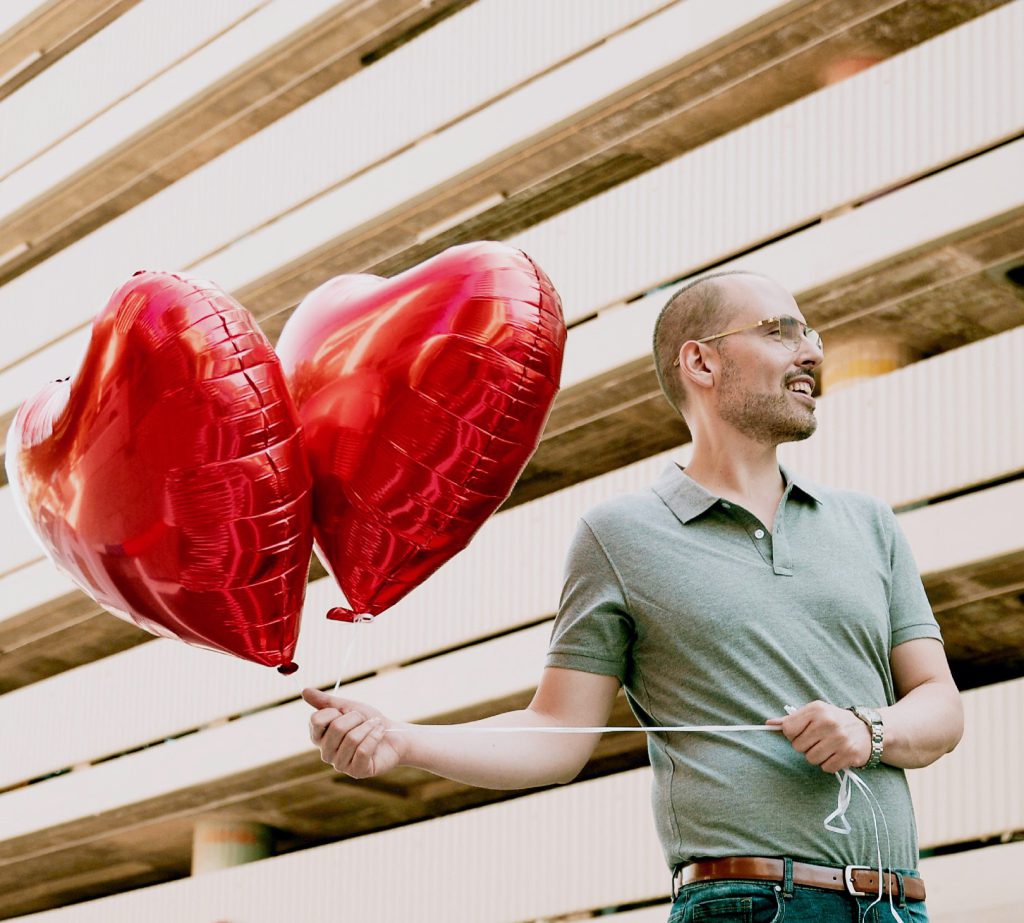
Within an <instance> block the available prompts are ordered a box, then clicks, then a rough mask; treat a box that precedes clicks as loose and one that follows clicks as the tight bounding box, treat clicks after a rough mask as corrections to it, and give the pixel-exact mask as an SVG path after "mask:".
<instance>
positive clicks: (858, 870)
mask: <svg viewBox="0 0 1024 923" xmlns="http://www.w3.org/2000/svg"><path fill="white" fill-rule="evenodd" d="M784 875H785V863H784V862H783V860H782V859H761V858H757V857H748V856H730V857H728V858H725V859H705V860H703V861H701V862H691V863H690V864H689V865H686V866H684V867H683V868H681V869H679V870H678V871H677V872H676V874H675V876H674V878H673V884H674V886H675V888H676V889H678V888H679V887H681V886H682V885H691V884H694V883H695V882H699V881H717V880H719V879H744V880H746V879H750V880H754V881H774V882H778V883H779V884H782V879H783V876H784ZM900 877H901V878H902V879H903V893H904V894H905V895H906V898H907V900H910V901H923V900H924V894H925V892H924V882H923V881H921V879H920V878H911V877H910V876H909V875H902V876H900ZM793 884H795V885H809V886H810V887H812V888H827V889H828V890H830V891H845V892H846V893H847V894H852V895H854V896H855V897H871V896H877V895H878V870H877V869H873V868H871V867H869V866H866V865H847V866H846V867H845V868H830V867H828V866H825V865H808V864H807V863H806V862H794V863H793ZM890 891H891V893H892V894H893V896H894V897H898V896H899V884H898V882H897V880H896V876H895V875H894V874H893V873H892V872H886V874H885V879H884V881H883V882H882V894H883V895H888V894H889V893H890Z"/></svg>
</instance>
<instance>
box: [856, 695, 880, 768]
mask: <svg viewBox="0 0 1024 923" xmlns="http://www.w3.org/2000/svg"><path fill="white" fill-rule="evenodd" d="M849 710H850V711H852V712H853V713H854V714H855V715H856V716H857V717H858V718H860V720H861V721H863V722H864V723H865V724H866V725H867V726H868V730H869V731H870V732H871V756H869V757H868V761H867V762H866V763H865V764H864V765H863V766H859V767H857V768H859V769H874V768H875V767H876V766H877V765H878V764H879V763H881V762H882V744H883V743H884V742H885V727H884V726H883V725H882V716H881V715H880V714H878V712H877V711H875V710H874V709H873V708H868V706H866V705H850V706H849Z"/></svg>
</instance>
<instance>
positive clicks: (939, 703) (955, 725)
mask: <svg viewBox="0 0 1024 923" xmlns="http://www.w3.org/2000/svg"><path fill="white" fill-rule="evenodd" d="M889 662H890V664H891V665H892V679H893V686H894V687H895V692H896V704H894V705H889V706H888V707H886V708H880V709H878V713H879V714H880V715H881V717H882V724H883V727H884V729H885V739H884V742H883V746H882V762H883V763H888V764H889V765H890V766H899V767H901V768H903V769H918V768H920V767H921V766H928V765H930V764H931V763H934V762H935V761H936V760H937V759H938V758H939V757H940V756H943V755H945V754H946V753H949V752H950V751H952V750H953V748H954V747H956V745H957V744H958V743H959V742H960V738H961V737H962V736H963V733H964V708H963V703H962V702H961V700H960V693H959V691H958V690H957V688H956V684H955V683H954V682H953V677H952V675H951V674H950V672H949V664H948V663H947V662H946V654H945V650H944V648H943V646H942V643H941V642H940V641H938V640H936V639H934V638H915V639H914V640H912V641H906V642H904V643H903V644H900V645H898V646H897V647H894V648H893V649H892V654H891V656H890V658H889ZM864 730H865V731H867V730H868V729H867V726H866V725H865V726H864Z"/></svg>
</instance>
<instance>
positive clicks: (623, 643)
mask: <svg viewBox="0 0 1024 923" xmlns="http://www.w3.org/2000/svg"><path fill="white" fill-rule="evenodd" d="M632 639H633V619H632V617H631V616H630V614H629V610H628V608H627V605H626V600H625V597H624V594H623V590H622V585H621V583H620V581H619V578H618V576H617V574H616V573H615V569H614V567H613V566H612V563H611V561H609V560H608V556H607V554H606V553H605V551H604V549H603V548H602V546H601V543H600V542H599V541H598V539H597V537H596V536H595V535H594V532H593V530H592V529H591V528H590V526H589V525H588V524H587V522H586V521H585V520H581V521H580V524H579V526H578V527H577V529H576V534H575V535H574V536H573V540H572V544H571V545H570V547H569V554H568V557H567V559H566V564H565V581H564V584H563V586H562V597H561V600H560V602H559V606H558V615H557V616H556V617H555V624H554V628H553V629H552V632H551V643H550V645H549V647H548V655H547V660H546V665H547V666H549V667H566V668H568V669H570V670H582V671H583V672H585V673H601V674H604V675H606V676H615V677H618V679H619V682H625V680H626V673H627V665H628V662H629V652H630V646H631V644H632Z"/></svg>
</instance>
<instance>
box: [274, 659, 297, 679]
mask: <svg viewBox="0 0 1024 923" xmlns="http://www.w3.org/2000/svg"><path fill="white" fill-rule="evenodd" d="M298 668H299V665H298V664H297V663H295V661H294V660H289V661H288V663H282V664H281V666H279V667H278V668H277V672H278V673H280V674H281V675H282V676H291V675H292V674H293V673H294V672H295V671H296V670H297V669H298Z"/></svg>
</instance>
